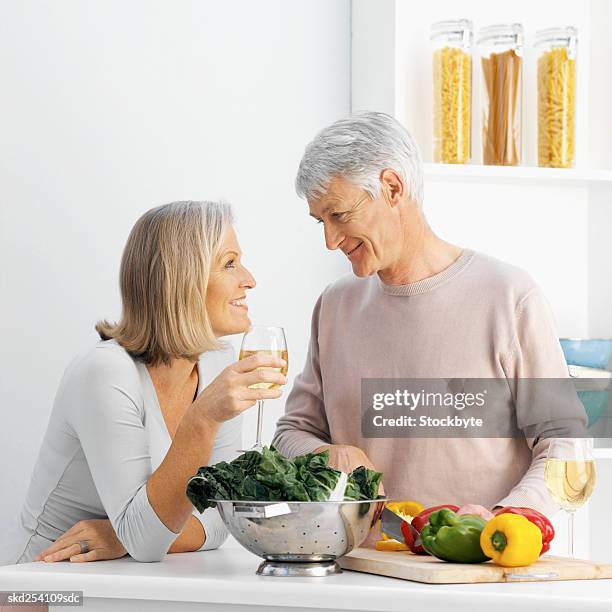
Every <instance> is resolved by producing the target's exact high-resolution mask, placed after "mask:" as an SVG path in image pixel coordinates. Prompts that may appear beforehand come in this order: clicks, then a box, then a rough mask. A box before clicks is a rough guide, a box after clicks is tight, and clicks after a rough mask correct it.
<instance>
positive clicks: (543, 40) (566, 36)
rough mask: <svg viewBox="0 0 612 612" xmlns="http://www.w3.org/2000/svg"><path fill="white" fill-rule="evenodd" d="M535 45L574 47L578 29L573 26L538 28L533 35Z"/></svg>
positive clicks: (576, 41)
mask: <svg viewBox="0 0 612 612" xmlns="http://www.w3.org/2000/svg"><path fill="white" fill-rule="evenodd" d="M534 44H535V46H536V47H537V46H539V45H551V44H552V45H553V46H559V47H569V48H570V49H575V48H576V45H577V44H578V30H577V29H576V28H575V27H573V26H564V27H559V28H546V29H545V30H538V31H537V32H536V35H535V43H534Z"/></svg>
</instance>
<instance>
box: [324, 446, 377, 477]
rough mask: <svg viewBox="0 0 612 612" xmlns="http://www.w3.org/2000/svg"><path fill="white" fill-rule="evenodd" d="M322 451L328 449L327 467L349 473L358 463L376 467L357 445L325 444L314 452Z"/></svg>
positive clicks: (373, 468)
mask: <svg viewBox="0 0 612 612" xmlns="http://www.w3.org/2000/svg"><path fill="white" fill-rule="evenodd" d="M324 451H329V467H332V468H334V469H336V470H340V471H341V472H346V473H347V474H350V473H351V472H352V471H353V470H354V469H355V468H358V467H359V466H360V465H363V466H364V467H367V468H368V469H370V470H375V469H376V468H375V467H374V466H373V465H372V462H371V461H370V459H369V457H368V456H367V455H366V454H365V453H364V452H363V451H362V450H361V449H360V448H358V447H357V446H349V445H348V444H326V445H325V446H319V448H317V449H316V450H315V451H314V452H315V453H322V452H324Z"/></svg>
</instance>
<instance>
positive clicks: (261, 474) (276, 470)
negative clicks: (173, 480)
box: [187, 447, 382, 512]
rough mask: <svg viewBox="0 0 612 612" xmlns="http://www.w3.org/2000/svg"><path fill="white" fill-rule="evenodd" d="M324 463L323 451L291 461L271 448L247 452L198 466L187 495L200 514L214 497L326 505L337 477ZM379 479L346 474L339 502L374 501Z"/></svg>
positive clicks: (360, 472)
mask: <svg viewBox="0 0 612 612" xmlns="http://www.w3.org/2000/svg"><path fill="white" fill-rule="evenodd" d="M328 461H329V452H328V451H325V452H323V453H308V454H306V455H300V456H299V457H294V458H293V459H288V458H287V457H284V456H283V455H281V454H280V453H279V452H278V451H277V450H276V449H275V448H274V447H270V448H264V449H263V452H262V453H259V452H257V451H248V452H246V453H244V454H242V455H240V456H239V457H237V458H236V459H234V460H233V461H230V462H229V463H228V462H227V461H221V462H220V463H216V464H215V465H211V466H204V467H201V468H200V469H199V470H198V473H197V474H196V475H195V476H192V477H191V478H190V480H189V482H188V484H187V497H188V498H189V499H190V500H191V502H192V503H193V505H194V506H195V507H196V508H197V509H198V510H199V511H200V512H204V510H206V508H214V507H215V506H216V503H215V502H214V501H213V500H216V499H217V500H219V499H235V500H242V501H327V500H328V499H329V496H330V494H331V492H332V491H333V490H334V488H335V486H336V484H337V483H338V479H339V478H340V472H339V471H338V470H334V469H333V468H331V467H329V465H328ZM381 480H382V474H381V473H380V472H375V471H373V470H368V469H366V468H365V467H363V466H362V467H358V468H357V469H356V470H354V471H353V472H352V473H351V474H349V477H348V481H347V486H346V491H345V494H344V499H345V500H361V499H376V497H377V496H378V486H379V484H380V481H381Z"/></svg>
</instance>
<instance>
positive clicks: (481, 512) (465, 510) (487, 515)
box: [457, 504, 493, 521]
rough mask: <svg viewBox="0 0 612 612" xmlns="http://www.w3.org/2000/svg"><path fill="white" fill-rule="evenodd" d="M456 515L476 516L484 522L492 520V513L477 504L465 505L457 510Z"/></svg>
mask: <svg viewBox="0 0 612 612" xmlns="http://www.w3.org/2000/svg"><path fill="white" fill-rule="evenodd" d="M457 514H476V515H477V516H482V518H483V519H484V520H485V521H490V520H491V519H492V518H493V513H492V512H491V511H490V510H487V508H485V507H484V506H479V505H478V504H466V505H465V506H461V508H459V510H457Z"/></svg>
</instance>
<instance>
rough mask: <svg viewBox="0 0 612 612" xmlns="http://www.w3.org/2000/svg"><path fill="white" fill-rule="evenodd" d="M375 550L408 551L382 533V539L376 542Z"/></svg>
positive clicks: (402, 545)
mask: <svg viewBox="0 0 612 612" xmlns="http://www.w3.org/2000/svg"><path fill="white" fill-rule="evenodd" d="M376 550H409V549H408V547H407V546H406V545H405V544H404V543H403V542H398V541H397V540H393V539H392V538H389V537H387V536H385V534H384V533H383V539H382V540H378V542H376Z"/></svg>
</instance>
